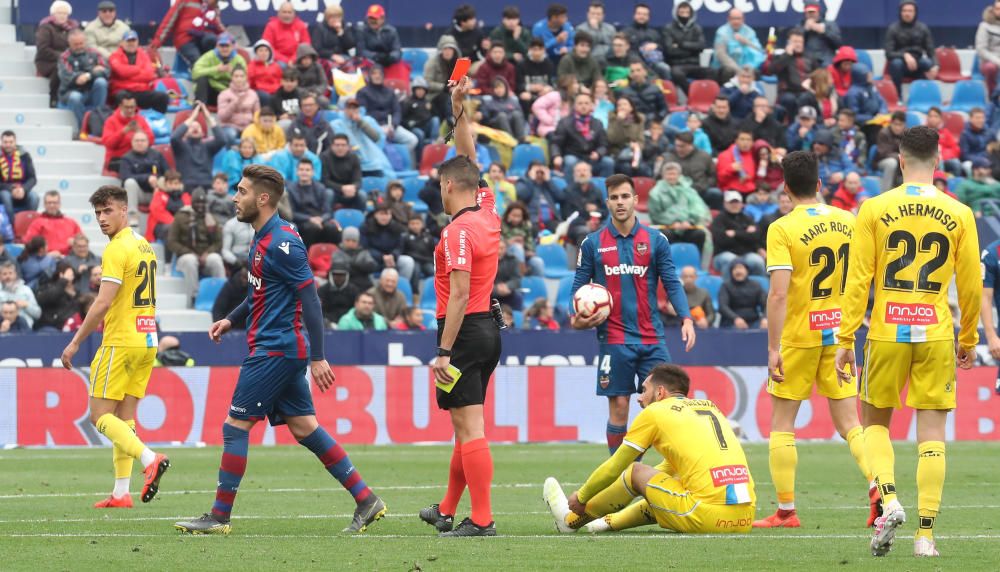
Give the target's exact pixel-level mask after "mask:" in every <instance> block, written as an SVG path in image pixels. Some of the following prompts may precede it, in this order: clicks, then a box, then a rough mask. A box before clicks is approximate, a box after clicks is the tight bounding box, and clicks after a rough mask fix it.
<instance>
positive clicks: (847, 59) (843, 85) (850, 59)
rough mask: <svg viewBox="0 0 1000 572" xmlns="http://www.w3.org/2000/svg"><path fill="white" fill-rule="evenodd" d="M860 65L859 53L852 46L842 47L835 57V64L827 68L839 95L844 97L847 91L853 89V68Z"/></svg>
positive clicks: (838, 49)
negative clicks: (857, 64)
mask: <svg viewBox="0 0 1000 572" xmlns="http://www.w3.org/2000/svg"><path fill="white" fill-rule="evenodd" d="M856 63H858V53H857V52H856V51H854V48H852V47H851V46H840V47H839V48H837V53H836V54H835V55H834V56H833V63H832V64H830V65H829V66H827V68H826V69H827V71H829V72H830V77H831V78H832V79H833V88H834V89H835V90H837V95H838V96H840V97H844V96H846V95H847V90H849V89H851V78H852V75H851V68H852V67H854V64H856Z"/></svg>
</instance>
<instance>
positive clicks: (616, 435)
mask: <svg viewBox="0 0 1000 572" xmlns="http://www.w3.org/2000/svg"><path fill="white" fill-rule="evenodd" d="M627 432H628V427H627V426H625V425H612V424H611V422H610V421H608V453H610V454H612V455H614V454H615V451H617V450H618V447H621V446H622V441H624V440H625V433H627Z"/></svg>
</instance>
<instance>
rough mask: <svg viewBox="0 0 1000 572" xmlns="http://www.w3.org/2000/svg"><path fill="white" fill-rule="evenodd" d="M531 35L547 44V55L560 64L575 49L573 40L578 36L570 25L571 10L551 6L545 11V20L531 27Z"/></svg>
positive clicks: (558, 5) (564, 7)
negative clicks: (561, 59)
mask: <svg viewBox="0 0 1000 572" xmlns="http://www.w3.org/2000/svg"><path fill="white" fill-rule="evenodd" d="M531 35H533V36H534V37H536V38H540V39H541V40H542V42H543V43H544V44H545V53H546V54H547V55H548V57H549V58H551V59H552V61H554V62H558V61H559V59H560V58H561V57H563V55H565V54H568V53H569V52H570V50H572V49H573V38H574V36H575V35H576V31H574V30H573V26H572V25H571V24H570V23H569V10H567V9H566V6H563V5H562V4H549V7H548V8H547V9H546V10H545V18H544V19H542V20H539V21H537V22H535V25H534V26H532V27H531Z"/></svg>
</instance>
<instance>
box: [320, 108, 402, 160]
mask: <svg viewBox="0 0 1000 572" xmlns="http://www.w3.org/2000/svg"><path fill="white" fill-rule="evenodd" d="M331 126H332V128H333V131H334V133H336V134H343V135H346V136H347V138H348V141H350V146H351V148H352V149H354V153H356V154H357V156H358V159H360V160H361V171H362V173H364V174H365V175H366V176H372V177H382V176H392V175H394V174H395V171H394V170H393V169H392V165H390V164H389V158H388V157H386V156H385V153H384V152H382V149H381V148H380V147H379V139H380V137H379V130H378V124H377V123H375V120H374V119H372V118H370V117H363V116H362V115H361V104H360V103H359V102H358V100H357V99H355V98H353V97H352V98H350V99H348V100H347V102H346V103H345V104H344V116H343V117H341V118H339V119H336V120H334V122H333V123H332V125H331Z"/></svg>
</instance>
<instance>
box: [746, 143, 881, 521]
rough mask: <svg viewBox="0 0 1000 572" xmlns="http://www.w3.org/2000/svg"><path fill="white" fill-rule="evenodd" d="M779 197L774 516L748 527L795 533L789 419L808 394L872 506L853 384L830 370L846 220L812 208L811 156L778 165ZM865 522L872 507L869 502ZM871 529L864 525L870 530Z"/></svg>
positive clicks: (772, 306) (771, 366)
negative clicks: (825, 415) (784, 205)
mask: <svg viewBox="0 0 1000 572" xmlns="http://www.w3.org/2000/svg"><path fill="white" fill-rule="evenodd" d="M781 166H782V169H783V171H784V175H785V193H786V194H787V195H788V197H789V198H790V199H791V200H792V203H793V204H794V205H795V208H794V209H792V211H791V212H790V213H788V214H787V215H785V216H783V217H781V218H779V219H778V220H776V221H775V222H774V223H773V224H771V226H769V227H768V230H767V270H768V272H769V273H770V274H771V286H770V293H769V294H768V300H767V323H768V330H767V342H768V343H767V346H768V347H767V369H768V373H769V377H768V381H767V391H768V393H770V394H771V405H772V413H771V436H770V446H769V447H768V450H769V455H768V460H769V465H770V468H771V481H772V482H773V483H774V488H775V489H776V492H777V493H778V510H777V512H775V513H774V514H773V515H771V516H768V517H767V518H764V519H761V520H758V521H755V522H754V523H753V525H754V527H755V528H779V527H784V528H797V527H799V526H801V524H800V522H799V517H798V515H797V514H796V512H795V469H796V465H797V464H798V452H797V451H796V449H795V417H796V415H798V412H799V406H800V405H801V404H802V402H803V401H805V400H808V399H809V397H810V396H811V395H812V392H813V386H815V387H816V389H817V391H818V392H819V394H820V395H822V396H824V397H826V398H827V400H828V403H829V405H830V417H831V418H832V420H833V425H834V427H836V429H837V433H839V434H840V436H841V437H843V438H844V439H845V440H846V441H847V444H848V446H849V447H850V450H851V455H853V456H854V460H855V462H857V464H858V468H860V469H861V473H862V474H863V475H864V476H865V477H866V478H867V479H868V482H869V483H870V486H869V499H870V500H871V499H872V498H873V497H875V498H877V494H876V489H875V487H874V486H871V484H873V483H871V480H872V479H871V473H870V472H869V471H868V464H867V463H866V462H865V456H864V438H863V437H862V431H861V423H859V422H858V410H857V402H856V401H855V399H854V398H855V396H856V395H857V389H856V388H855V386H854V384H853V383H840V382H839V381H838V379H837V372H836V370H835V369H834V358H835V357H836V350H837V346H836V333H837V330H838V329H839V328H840V313H841V297H842V295H843V293H844V286H845V282H844V279H845V277H846V272H847V264H848V257H849V256H850V246H851V235H852V234H853V232H854V216H853V215H852V214H851V213H849V212H846V211H842V210H840V209H838V208H834V207H830V206H826V205H823V204H820V203H819V201H818V200H817V199H816V195H817V192H818V191H819V188H820V180H819V166H818V163H817V161H816V156H815V155H814V154H812V153H808V152H805V151H795V152H793V153H789V154H788V156H787V157H785V159H784V161H782V163H781ZM872 509H873V512H872V516H871V518H870V521H872V522H873V521H874V520H875V517H877V516H878V514H877V512H876V511H877V503H876V502H875V501H874V500H873V501H872ZM872 522H869V524H868V525H869V526H871V524H872Z"/></svg>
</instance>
